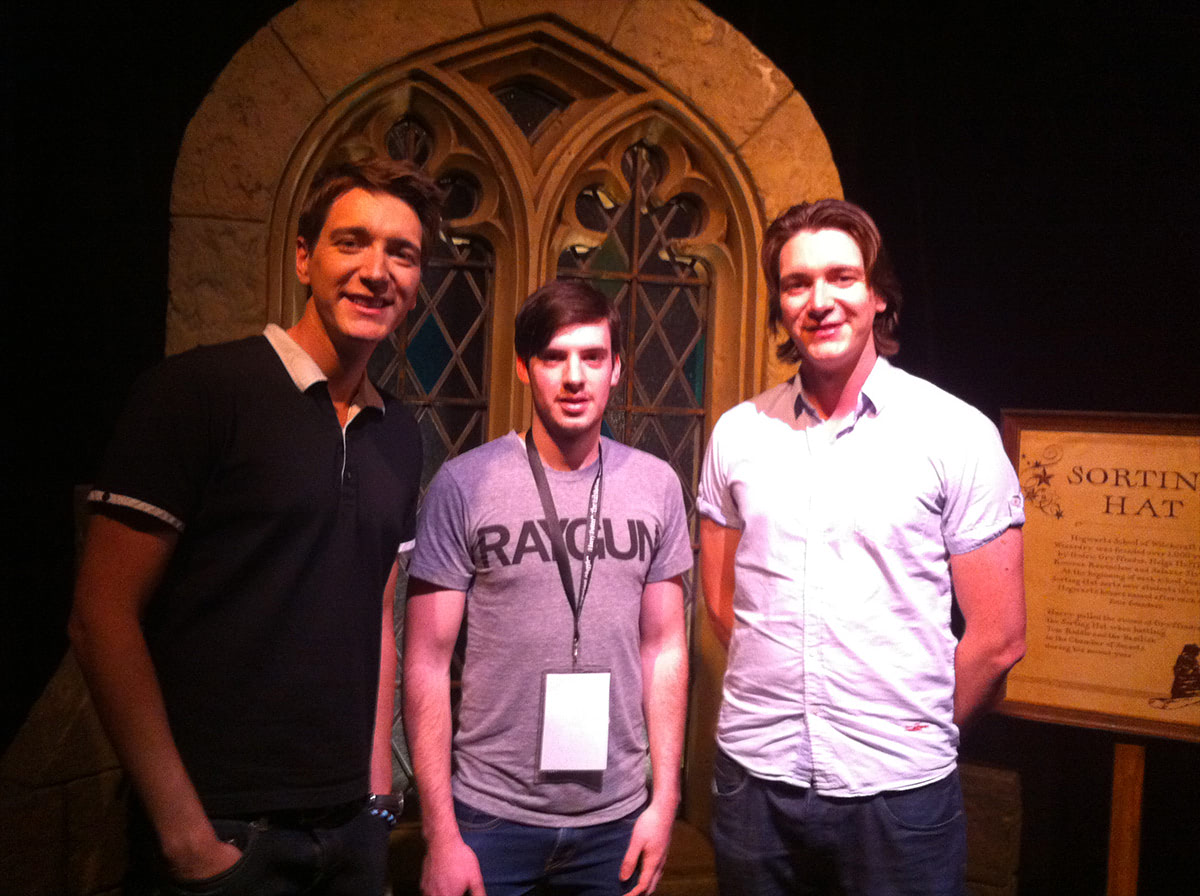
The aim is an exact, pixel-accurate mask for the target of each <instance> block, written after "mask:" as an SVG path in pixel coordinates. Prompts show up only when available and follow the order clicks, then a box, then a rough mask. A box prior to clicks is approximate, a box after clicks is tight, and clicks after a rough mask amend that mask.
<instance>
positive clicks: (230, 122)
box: [171, 27, 336, 220]
mask: <svg viewBox="0 0 1200 896" xmlns="http://www.w3.org/2000/svg"><path fill="white" fill-rule="evenodd" d="M335 55H336V54H335ZM324 106H325V103H324V100H323V98H322V97H321V94H320V92H319V91H318V90H317V89H316V87H315V86H314V85H313V83H312V81H311V80H310V78H309V77H308V75H307V74H306V73H305V71H304V70H303V69H302V68H300V66H299V65H297V63H296V60H295V59H294V58H293V56H292V55H291V53H289V52H288V50H287V48H286V47H284V46H283V44H282V43H280V41H279V38H278V37H277V36H276V35H275V33H274V32H273V31H272V30H271V29H270V28H269V27H267V28H263V29H261V30H260V31H259V32H258V33H257V34H256V35H254V37H253V38H251V40H250V41H249V43H247V44H246V45H245V46H243V47H242V48H241V49H240V50H238V52H237V55H235V56H234V57H233V59H232V60H231V61H230V63H229V65H227V66H226V67H225V70H224V71H223V72H221V74H220V76H219V77H218V78H217V80H216V83H214V84H213V87H212V90H210V91H209V93H208V95H207V96H206V97H205V98H204V101H203V102H202V103H201V104H200V108H199V110H197V112H196V115H195V116H194V117H193V118H192V121H191V123H190V124H189V125H188V128H187V131H186V132H185V133H184V137H183V145H182V147H181V148H180V152H179V161H178V163H177V164H176V166H175V182H174V184H173V186H172V191H171V212H172V214H175V215H220V216H223V217H229V218H253V219H258V220H266V219H267V217H268V216H269V214H270V210H271V204H272V202H273V201H274V198H275V189H276V184H277V183H278V179H279V174H280V172H281V171H283V169H284V166H285V164H286V163H287V160H288V157H289V156H290V155H291V153H292V151H293V149H294V147H295V146H296V143H297V141H298V140H299V138H300V135H301V134H302V133H303V132H304V130H305V128H306V127H308V124H309V122H311V121H312V120H313V119H314V118H315V117H316V116H317V115H319V114H320V112H321V110H322V109H323V108H324Z"/></svg>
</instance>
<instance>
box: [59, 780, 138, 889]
mask: <svg viewBox="0 0 1200 896" xmlns="http://www.w3.org/2000/svg"><path fill="white" fill-rule="evenodd" d="M66 792H67V800H66V845H67V862H68V865H67V877H68V879H69V880H70V881H71V884H72V886H73V887H74V889H73V890H72V892H77V893H95V892H97V891H100V890H105V889H109V888H113V887H117V886H119V885H120V883H121V878H122V877H123V876H124V874H125V867H126V864H127V862H128V852H129V850H128V843H127V840H126V836H125V822H126V817H127V816H126V807H127V794H128V788H127V787H126V785H125V783H124V777H123V776H122V775H121V773H120V772H116V771H113V772H105V773H103V774H99V775H93V776H92V777H90V778H83V779H81V780H78V781H73V782H71V783H70V784H69V785H67V788H66Z"/></svg>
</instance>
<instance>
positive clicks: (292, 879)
mask: <svg viewBox="0 0 1200 896" xmlns="http://www.w3.org/2000/svg"><path fill="white" fill-rule="evenodd" d="M145 824H146V822H145V821H144V819H135V822H134V824H133V825H132V826H131V827H132V829H131V842H130V860H131V867H130V874H129V878H128V880H127V881H126V893H127V894H144V896H295V894H301V893H303V894H306V896H382V894H383V893H384V891H385V889H386V887H387V874H388V867H387V850H388V846H387V845H388V826H387V823H386V822H384V821H383V820H382V819H380V818H377V817H375V816H373V815H371V814H369V813H368V812H367V810H366V808H365V805H364V807H363V808H362V809H355V808H353V807H351V808H349V809H347V810H346V811H344V812H342V813H339V814H336V815H335V816H334V817H332V818H329V819H326V820H322V821H317V822H315V823H312V824H296V823H292V822H287V821H284V822H280V821H276V820H274V819H272V818H271V817H269V816H267V817H263V818H257V819H254V820H245V819H231V818H214V819H212V824H213V828H214V829H215V830H216V832H217V836H218V837H220V838H221V839H222V840H228V841H230V842H232V843H233V844H235V845H236V846H237V847H238V848H239V849H241V850H242V857H241V859H239V860H238V861H237V862H236V863H234V865H233V866H232V867H230V868H229V869H228V870H226V871H223V872H222V873H221V874H218V875H216V876H215V877H210V878H205V879H204V880H196V881H178V880H174V879H173V878H171V877H170V876H169V875H168V874H167V873H166V870H165V867H164V865H163V861H162V857H161V856H160V855H159V854H158V849H157V840H156V838H155V837H154V835H153V833H152V832H150V831H149V829H148V826H147V827H143V825H145Z"/></svg>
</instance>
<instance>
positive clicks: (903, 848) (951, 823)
mask: <svg viewBox="0 0 1200 896" xmlns="http://www.w3.org/2000/svg"><path fill="white" fill-rule="evenodd" d="M712 830H713V845H714V846H715V847H716V852H717V879H718V882H719V885H720V889H721V896H818V894H820V896H825V894H829V896H834V894H837V896H964V894H965V893H966V870H967V832H966V817H965V816H964V814H963V805H962V791H961V789H960V787H959V783H958V772H953V773H952V774H950V775H949V776H948V777H946V778H943V779H942V780H940V781H935V782H934V783H932V784H926V785H925V786H923V787H918V788H916V789H914V790H893V791H885V792H884V793H880V794H877V795H876V796H871V797H849V798H835V797H824V796H821V795H819V794H817V793H816V792H815V791H813V790H812V789H811V788H807V787H794V786H792V785H790V784H784V783H781V782H777V781H766V780H763V779H761V778H756V777H754V776H753V775H751V774H749V773H748V772H746V770H745V769H744V768H743V767H742V766H741V765H739V764H738V763H737V762H735V761H734V760H733V759H730V758H729V757H728V756H726V755H724V754H723V753H720V752H718V754H717V761H716V765H715V767H714V773H713V824H712Z"/></svg>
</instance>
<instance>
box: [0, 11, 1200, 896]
mask: <svg viewBox="0 0 1200 896" xmlns="http://www.w3.org/2000/svg"><path fill="white" fill-rule="evenodd" d="M286 5H287V4H286V3H285V2H282V0H242V2H237V3H220V2H197V0H191V2H174V3H170V2H168V3H154V4H150V3H144V2H143V3H132V4H128V3H125V4H115V3H92V4H89V5H77V4H75V3H64V2H49V3H44V4H42V5H40V6H38V7H36V8H32V7H28V8H23V9H14V8H12V5H11V4H10V5H6V6H5V9H4V11H3V12H0V41H2V42H3V43H2V44H0V53H2V55H0V81H2V89H3V95H2V97H0V100H2V102H0V116H2V118H0V158H3V159H5V160H6V161H7V166H6V171H5V177H4V188H3V196H4V203H3V209H4V211H3V214H2V215H0V222H2V225H3V230H2V231H0V245H2V246H3V255H0V258H2V259H3V260H4V263H3V272H4V276H3V278H2V279H0V283H2V295H3V301H4V305H3V309H4V310H3V314H4V320H5V323H6V326H5V328H4V329H5V340H6V342H5V346H6V349H5V358H6V360H7V362H8V366H9V375H8V378H9V383H10V386H9V388H10V394H11V395H13V396H15V398H16V407H15V408H13V409H12V410H11V411H10V421H11V422H10V435H9V437H8V438H7V439H6V444H7V447H8V451H9V457H10V460H9V462H8V464H7V474H6V475H5V476H4V488H5V499H6V500H5V505H6V506H7V508H8V509H9V511H10V520H11V521H12V523H13V524H15V528H16V532H15V534H10V536H9V538H8V543H9V544H10V546H11V554H10V558H9V567H10V569H11V574H10V575H9V577H8V584H7V585H6V586H5V589H4V598H3V610H4V617H3V618H2V619H0V631H2V632H3V640H2V641H0V663H2V666H0V675H2V676H3V677H2V679H0V680H2V682H3V684H2V685H0V695H2V696H3V706H2V707H0V708H2V709H3V712H2V713H0V748H3V747H4V746H6V745H7V743H8V741H9V740H10V738H11V736H12V735H13V733H15V731H16V728H17V726H18V725H19V724H20V722H21V720H22V719H23V718H24V715H25V713H26V712H27V710H28V708H29V706H30V705H31V703H32V701H33V700H34V699H36V696H37V694H38V693H39V692H40V690H41V688H42V687H43V686H44V684H45V682H46V680H47V679H48V677H49V675H50V673H51V672H52V671H53V669H54V667H55V666H56V665H57V663H58V661H59V659H60V658H61V655H62V650H63V649H64V647H65V638H64V636H63V626H64V624H65V619H66V613H67V607H68V601H69V593H70V580H71V566H70V562H71V557H72V556H73V537H74V535H73V523H72V519H73V517H72V489H73V486H74V485H75V484H76V483H81V482H86V481H88V479H89V478H90V477H91V476H92V475H93V473H94V470H95V467H96V464H97V462H98V459H99V455H100V452H101V451H102V449H103V445H104V442H105V439H106V438H107V435H108V432H109V430H110V428H111V426H112V423H113V420H114V417H115V415H116V413H117V412H118V410H119V408H120V406H121V404H122V402H123V400H124V396H125V394H126V392H127V390H128V388H129V386H130V383H131V381H132V379H133V377H134V376H135V375H136V373H137V372H138V371H140V370H141V369H142V368H144V367H146V366H147V365H149V364H150V363H152V362H153V361H154V360H156V359H157V358H159V357H161V355H162V351H163V340H164V314H165V304H166V278H167V238H168V201H169V196H170V184H171V176H172V171H173V166H174V162H175V156H176V153H177V152H178V148H179V144H180V141H181V139H182V136H183V131H184V128H185V127H186V125H187V123H188V121H189V120H190V118H191V116H192V115H193V113H194V112H195V110H196V108H197V107H198V106H199V104H200V102H201V100H202V99H203V97H204V95H205V93H206V92H207V90H208V89H209V87H210V86H211V84H212V82H213V80H214V79H215V78H216V76H217V75H218V74H219V73H220V71H221V70H222V68H224V66H225V65H226V63H227V62H228V61H229V59H230V58H231V57H232V56H233V54H234V53H235V52H236V51H237V49H238V48H239V47H241V46H242V44H244V43H245V42H246V41H247V40H248V39H249V38H250V37H251V36H252V35H253V34H254V32H255V31H256V30H257V29H258V28H260V27H261V26H262V25H264V24H265V23H266V22H267V21H268V20H269V19H270V18H271V16H273V15H274V14H275V13H277V12H278V11H279V10H280V9H282V8H283V7H284V6H286ZM707 5H708V6H709V7H710V8H712V9H713V10H714V11H716V12H717V13H718V14H719V15H721V16H723V17H724V18H726V19H727V20H728V21H729V22H731V23H732V24H733V25H734V26H735V27H737V28H738V29H739V30H740V31H742V32H743V33H744V34H745V35H746V36H747V37H748V38H749V39H750V40H751V42H752V43H754V44H755V45H756V46H757V47H758V48H759V49H760V50H762V51H763V52H764V53H765V54H766V55H767V56H768V57H769V58H770V59H771V60H772V61H773V62H774V63H775V64H776V65H777V66H778V67H779V68H781V69H782V70H783V71H784V72H785V73H786V74H787V75H788V76H789V77H790V78H791V79H792V81H793V82H794V84H795V85H796V87H797V89H798V90H799V91H800V93H801V94H802V95H803V96H804V97H805V99H806V100H807V101H808V102H809V104H810V106H811V107H812V110H813V113H814V115H815V116H816V119H817V121H818V122H819V123H820V124H821V126H822V128H823V129H824V131H825V134H826V137H827V138H828V140H829V144H830V146H831V147H832V150H833V156H834V161H835V162H836V164H837V167H838V170H839V172H840V175H841V179H842V184H843V188H844V191H845V195H846V197H847V198H849V199H851V200H853V201H856V202H858V203H860V204H861V205H863V206H864V207H866V208H867V209H868V210H869V211H871V212H872V213H873V215H874V216H875V218H876V220H877V221H878V222H879V224H880V227H881V229H882V231H883V234H884V237H885V241H886V242H887V243H888V245H889V248H890V250H891V253H892V255H893V258H894V259H895V262H896V266H897V268H898V270H899V273H900V275H901V278H902V282H903V283H904V286H905V293H906V308H905V313H904V315H903V318H902V329H901V339H902V345H903V348H902V351H901V354H900V356H899V358H898V363H899V364H900V365H901V366H903V367H905V368H907V369H909V370H911V371H913V372H914V373H918V374H920V375H922V376H925V377H928V378H929V379H932V380H933V381H934V382H936V383H938V384H939V385H941V386H943V387H945V388H947V389H949V390H950V391H951V392H954V393H956V394H958V395H960V396H961V397H963V398H965V399H967V400H968V401H970V402H972V403H973V404H975V405H977V406H978V407H980V408H981V409H982V410H983V411H984V412H985V413H987V414H988V415H989V416H991V417H992V418H993V419H997V420H998V418H999V413H1000V410H1001V409H1002V408H1047V409H1071V410H1098V411H1135V412H1152V413H1197V412H1200V363H1198V361H1197V347H1196V343H1197V341H1198V337H1200V313H1198V311H1197V303H1198V300H1200V287H1198V284H1200V66H1198V64H1197V56H1198V55H1200V11H1198V9H1200V7H1198V5H1197V4H1195V3H1193V2H1162V3H1157V4H1153V5H1151V4H1134V3H1130V4H1123V5H1121V6H1120V8H1119V9H1118V8H1117V5H1116V4H1112V5H1111V8H1110V6H1108V5H1102V4H1097V5H1095V8H1089V7H1087V6H1084V5H1082V4H1078V5H1075V4H1066V5H1064V4H1051V5H1049V8H1047V7H1046V5H1044V4H1043V5H1034V4H1028V5H1026V4H1004V5H999V6H996V7H989V8H988V11H983V12H981V11H979V10H973V11H971V12H965V13H964V12H958V13H950V14H946V15H945V16H935V15H934V14H932V13H929V12H918V13H912V12H906V11H902V10H897V9H895V8H893V7H892V6H891V5H890V4H882V3H881V4H867V3H829V4H826V5H823V6H818V5H815V4H809V3H804V2H802V0H792V2H787V3H778V2H775V0H712V2H709V3H708V4H707ZM1113 740H1114V738H1113V736H1112V735H1109V734H1104V733H1100V732H1093V731H1087V730H1082V729H1072V728H1067V727H1063V726H1054V725H1044V724H1037V723H1031V722H1023V721H1019V720H1014V719H1008V718H1000V717H993V718H991V719H989V720H987V721H985V722H984V723H982V724H981V725H980V726H979V727H978V728H977V729H976V730H975V731H973V732H972V733H971V734H970V736H969V737H968V738H967V741H966V743H965V744H964V753H965V754H966V755H967V756H968V757H969V758H972V759H976V760H984V761H992V762H995V763H997V764H1000V765H1005V766H1007V767H1012V768H1017V769H1018V770H1019V771H1020V772H1021V775H1022V783H1023V796H1024V800H1025V816H1024V838H1023V847H1022V868H1021V874H1022V883H1023V887H1022V892H1023V893H1024V894H1026V896H1030V894H1040V893H1100V892H1102V891H1103V887H1104V879H1105V851H1106V845H1107V836H1108V830H1107V827H1108V814H1107V813H1108V796H1109V792H1110V787H1111V776H1112V745H1113ZM1145 743H1146V744H1147V782H1146V804H1145V821H1144V838H1143V861H1142V889H1141V892H1142V893H1143V894H1176V893H1183V892H1191V891H1192V888H1193V887H1194V885H1195V882H1194V879H1189V876H1190V877H1192V878H1194V875H1195V870H1196V869H1197V860H1196V856H1197V855H1198V854H1200V822H1198V821H1197V819H1198V818H1200V747H1197V746H1195V745H1187V744H1182V743H1178V742H1171V741H1161V740H1153V739H1152V740H1148V741H1146V742H1145Z"/></svg>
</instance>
